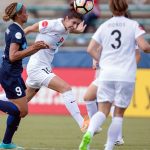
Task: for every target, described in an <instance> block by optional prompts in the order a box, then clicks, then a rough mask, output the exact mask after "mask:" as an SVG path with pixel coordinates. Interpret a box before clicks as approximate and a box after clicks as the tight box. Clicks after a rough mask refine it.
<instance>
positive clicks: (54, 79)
mask: <svg viewBox="0 0 150 150" xmlns="http://www.w3.org/2000/svg"><path fill="white" fill-rule="evenodd" d="M50 76H51V77H50V78H49V79H47V81H48V88H50V89H53V90H55V91H57V92H59V93H61V94H62V95H63V99H64V104H65V106H66V108H67V110H68V111H69V112H70V114H71V115H72V117H73V118H74V119H75V120H76V122H77V123H78V125H79V126H80V128H81V127H82V125H83V122H84V119H83V117H82V116H81V114H80V110H79V108H78V105H77V102H76V99H75V96H74V94H73V92H72V89H71V87H70V85H69V84H68V83H66V82H65V81H64V80H62V79H61V78H60V77H58V76H56V75H55V74H53V73H51V75H50ZM47 81H45V83H44V82H43V84H46V82H47Z"/></svg>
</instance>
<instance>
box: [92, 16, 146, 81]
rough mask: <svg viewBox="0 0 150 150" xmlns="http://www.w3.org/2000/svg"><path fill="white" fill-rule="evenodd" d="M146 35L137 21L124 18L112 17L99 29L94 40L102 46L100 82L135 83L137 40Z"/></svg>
mask: <svg viewBox="0 0 150 150" xmlns="http://www.w3.org/2000/svg"><path fill="white" fill-rule="evenodd" d="M144 33H145V31H144V30H143V29H142V28H141V27H140V26H139V24H138V23H137V22H136V21H133V20H131V19H128V18H125V17H123V16H120V17H112V18H111V19H109V20H108V21H106V22H105V23H103V24H102V25H101V26H100V27H99V28H98V30H97V31H96V32H95V34H94V35H93V37H92V38H93V39H94V40H95V41H96V42H98V43H99V44H100V45H102V52H101V57H100V62H99V66H100V68H101V73H100V76H99V80H100V81H105V80H106V81H127V82H135V74H136V68H137V65H136V59H135V55H136V54H135V52H136V51H135V50H136V39H137V38H138V37H139V36H141V35H143V34H144Z"/></svg>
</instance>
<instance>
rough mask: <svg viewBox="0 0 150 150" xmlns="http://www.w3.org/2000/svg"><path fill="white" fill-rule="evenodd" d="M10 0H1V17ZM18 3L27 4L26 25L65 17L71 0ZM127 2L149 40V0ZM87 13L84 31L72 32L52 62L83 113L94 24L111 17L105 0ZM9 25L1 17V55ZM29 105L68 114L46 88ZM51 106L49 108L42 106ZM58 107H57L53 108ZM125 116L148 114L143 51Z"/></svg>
mask: <svg viewBox="0 0 150 150" xmlns="http://www.w3.org/2000/svg"><path fill="white" fill-rule="evenodd" d="M11 2H12V0H2V1H1V4H0V15H1V17H2V15H3V12H4V9H5V7H6V6H7V5H8V4H9V3H11ZM18 2H23V3H24V4H25V5H26V6H27V10H28V12H29V19H28V22H27V23H26V26H28V25H32V24H34V23H35V22H38V21H40V20H43V19H53V18H60V17H64V15H65V14H66V13H67V10H68V8H69V3H70V0H57V1H55V2H54V1H53V0H42V1H41V0H24V1H20V0H18ZM129 4H130V5H129V10H128V13H129V15H130V17H131V18H132V19H135V20H137V21H138V22H139V23H140V24H141V26H142V27H143V28H144V29H145V30H146V32H147V34H146V35H145V38H146V39H147V40H148V41H149V42H150V19H149V18H150V0H129ZM90 13H93V14H94V15H91V16H88V15H87V16H86V17H85V21H86V23H87V25H88V27H87V29H86V31H85V32H84V33H83V34H78V35H75V34H71V35H70V36H69V38H68V39H67V40H66V42H65V43H64V45H63V46H62V47H61V48H60V50H59V52H58V53H57V54H56V57H55V59H54V61H53V66H54V72H55V73H56V74H58V75H59V76H60V77H62V78H63V79H64V80H66V81H67V82H68V83H70V84H71V85H72V87H73V90H74V93H75V94H76V99H77V101H78V103H79V105H80V107H81V111H82V112H83V113H86V112H85V106H84V103H83V95H84V93H85V91H86V88H87V86H88V85H89V84H90V82H91V81H92V80H93V79H94V74H95V72H94V70H92V69H91V66H92V59H91V57H90V56H89V55H88V54H87V52H86V48H87V46H88V43H89V41H90V39H91V36H92V34H93V33H94V31H96V29H97V27H98V26H99V25H100V24H101V23H103V22H104V21H105V20H107V19H108V18H110V17H111V16H112V14H111V12H110V11H109V6H108V0H95V8H94V9H93V11H92V12H90ZM90 13H89V14H90ZM89 20H90V21H89ZM8 25H9V23H4V22H3V20H2V19H0V56H2V55H3V49H4V46H5V43H4V32H5V30H6V28H7V26H8ZM35 36H36V34H30V35H28V36H27V41H28V44H29V45H30V44H32V43H33V42H34V40H35ZM0 61H1V58H0ZM27 61H28V58H27V59H25V60H24V73H23V76H24V79H26V64H27ZM0 92H1V93H3V89H2V88H0ZM29 106H30V113H31V114H33V113H38V114H68V112H67V111H66V109H65V108H64V105H63V100H62V97H61V95H60V94H59V93H56V92H54V91H51V90H48V89H45V88H42V89H41V90H40V91H39V93H38V94H37V95H36V97H35V98H33V100H32V101H31V103H30V105H29ZM33 106H34V107H33ZM50 107H51V109H43V108H50ZM58 107H60V108H59V109H55V108H58ZM57 111H58V112H57ZM126 115H127V116H142V117H143V116H144V117H145V116H146V117H150V55H149V54H144V53H143V52H141V60H140V63H139V64H138V72H137V82H136V88H135V94H134V96H133V100H132V103H131V107H130V108H129V109H128V111H127V113H126Z"/></svg>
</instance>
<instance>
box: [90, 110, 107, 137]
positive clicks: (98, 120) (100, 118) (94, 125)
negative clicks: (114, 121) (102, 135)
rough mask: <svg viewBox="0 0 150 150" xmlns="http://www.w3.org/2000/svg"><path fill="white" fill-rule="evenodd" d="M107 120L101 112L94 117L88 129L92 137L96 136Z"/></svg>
mask: <svg viewBox="0 0 150 150" xmlns="http://www.w3.org/2000/svg"><path fill="white" fill-rule="evenodd" d="M105 119H106V116H105V114H104V113H102V112H100V111H98V112H97V113H96V114H94V115H93V117H92V118H91V120H90V125H89V128H88V131H89V132H90V133H91V135H92V136H93V135H94V133H95V131H96V130H97V129H98V128H99V127H100V126H101V125H102V124H103V122H104V121H105Z"/></svg>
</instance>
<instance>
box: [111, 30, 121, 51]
mask: <svg viewBox="0 0 150 150" xmlns="http://www.w3.org/2000/svg"><path fill="white" fill-rule="evenodd" d="M111 36H113V37H114V38H115V41H116V44H111V46H112V48H113V49H118V48H120V46H121V32H120V31H119V30H114V31H113V32H112V33H111Z"/></svg>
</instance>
